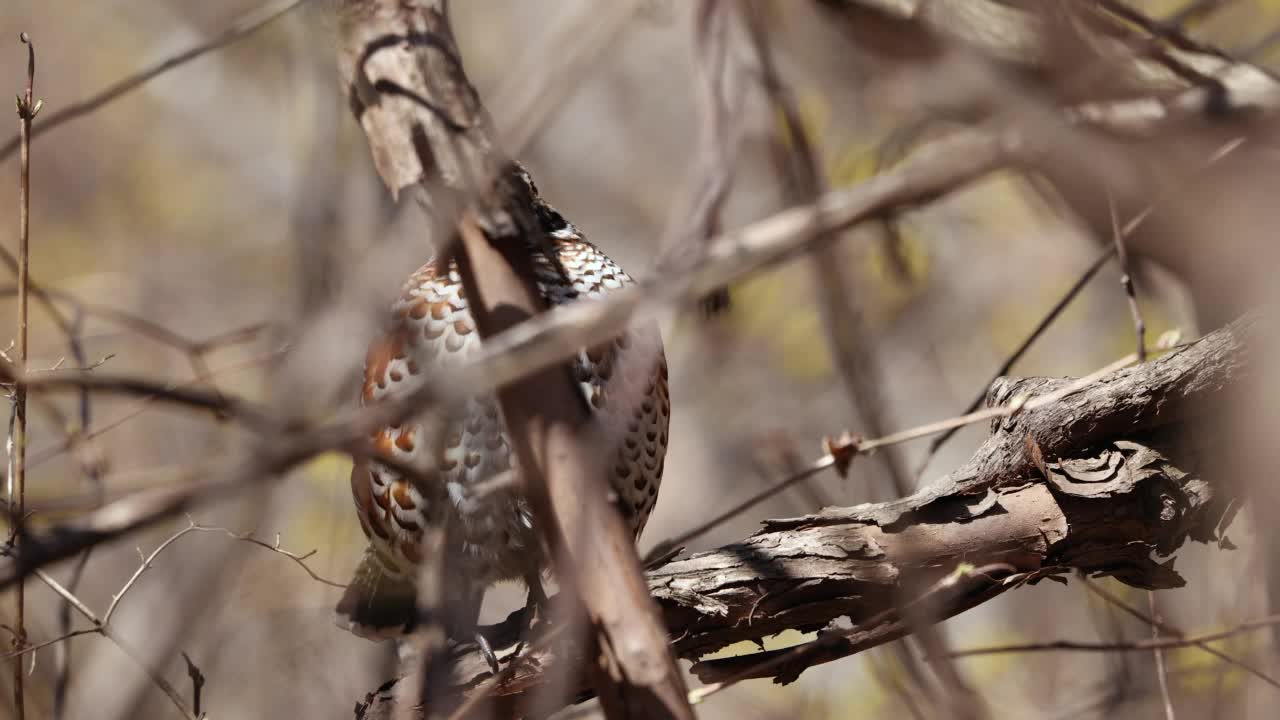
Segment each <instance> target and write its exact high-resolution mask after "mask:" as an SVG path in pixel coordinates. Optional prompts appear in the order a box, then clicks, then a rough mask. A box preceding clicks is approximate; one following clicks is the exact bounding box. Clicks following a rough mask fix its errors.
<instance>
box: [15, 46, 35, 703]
mask: <svg viewBox="0 0 1280 720" xmlns="http://www.w3.org/2000/svg"><path fill="white" fill-rule="evenodd" d="M19 38H20V39H21V40H22V44H23V45H26V46H27V84H26V90H25V91H24V92H23V94H22V96H21V97H19V98H18V128H19V141H20V144H21V148H22V156H21V168H20V170H19V181H18V359H17V363H18V368H19V370H20V371H21V372H23V373H25V372H26V370H27V357H28V346H27V284H28V283H27V277H28V267H29V265H30V262H31V260H30V250H29V249H30V242H31V121H32V120H34V119H35V117H36V113H38V112H40V104H39V103H37V102H36V99H35V79H36V47H35V44H34V43H32V42H31V38H30V37H29V36H28V35H27V34H26V33H25V32H24V33H22V34H21V35H20V36H19ZM10 428H11V433H12V435H11V440H10V444H9V452H10V463H11V464H10V467H11V468H12V469H13V474H12V475H11V476H10V478H9V509H10V510H11V511H12V512H13V513H14V516H15V517H18V518H22V517H25V516H26V512H27V389H26V388H24V387H20V386H15V387H14V389H13V422H12V424H11V425H10ZM13 545H14V551H15V552H16V551H18V550H19V549H20V548H21V546H22V525H21V524H19V525H17V526H16V527H15V531H14V535H13ZM14 603H15V616H14V639H13V642H14V647H16V648H21V647H22V646H23V645H25V644H26V642H27V628H26V584H25V583H18V586H17V588H15V592H14ZM24 677H25V673H24V672H23V669H22V662H21V661H20V660H15V661H14V663H13V705H14V717H16V718H17V720H23V718H25V717H26V703H25V700H24V697H23V679H24Z"/></svg>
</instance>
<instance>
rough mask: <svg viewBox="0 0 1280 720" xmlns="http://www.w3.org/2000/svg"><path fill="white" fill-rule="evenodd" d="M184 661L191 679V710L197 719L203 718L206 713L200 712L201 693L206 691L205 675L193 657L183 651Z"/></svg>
mask: <svg viewBox="0 0 1280 720" xmlns="http://www.w3.org/2000/svg"><path fill="white" fill-rule="evenodd" d="M182 659H183V660H184V661H186V663H187V677H189V678H191V708H192V712H194V713H195V714H196V716H197V717H203V715H204V713H202V712H200V693H201V691H203V690H204V673H202V672H200V668H198V667H196V664H195V663H194V662H192V660H191V656H190V655H188V654H187V653H186V651H183V653H182Z"/></svg>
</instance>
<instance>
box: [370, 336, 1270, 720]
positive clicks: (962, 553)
mask: <svg viewBox="0 0 1280 720" xmlns="http://www.w3.org/2000/svg"><path fill="white" fill-rule="evenodd" d="M1261 325H1262V321H1261V320H1260V319H1259V317H1258V316H1256V315H1250V316H1246V317H1245V318H1242V319H1241V320H1239V321H1237V322H1236V323H1234V324H1232V325H1231V326H1229V327H1226V328H1223V329H1222V330H1219V331H1217V332H1214V333H1212V334H1210V335H1208V336H1206V337H1205V338H1203V339H1201V340H1199V341H1197V342H1195V343H1193V344H1190V345H1188V346H1185V347H1183V348H1180V349H1178V350H1176V351H1174V352H1172V353H1170V354H1168V355H1166V356H1164V357H1162V358H1159V359H1157V360H1155V361H1152V362H1149V363H1146V364H1143V365H1139V366H1137V367H1132V368H1128V369H1124V370H1119V371H1117V372H1114V373H1111V374H1109V375H1106V376H1104V377H1102V378H1100V379H1099V380H1098V381H1097V382H1095V383H1093V384H1091V385H1089V386H1088V387H1086V388H1085V389H1082V390H1080V391H1079V392H1076V393H1073V394H1071V395H1068V396H1066V397H1064V398H1062V399H1061V400H1060V401H1058V402H1056V403H1053V404H1051V405H1048V406H1045V407H1040V408H1037V409H1034V410H1027V411H1026V412H1024V413H1022V414H1020V415H1015V416H1013V417H1011V418H1006V419H1003V420H997V421H995V423H994V424H995V427H993V431H992V434H991V436H990V438H988V440H987V441H986V442H985V443H984V444H983V445H982V447H981V448H979V449H978V451H977V452H976V453H975V454H974V455H973V457H972V458H971V459H970V460H969V461H968V462H967V463H965V464H964V465H963V466H962V467H960V468H958V469H957V470H955V471H954V472H952V473H951V474H949V475H948V476H946V477H944V478H942V479H941V480H939V481H937V482H935V483H934V484H932V485H931V486H929V487H928V488H926V489H924V490H922V491H920V492H918V493H916V494H915V495H912V496H910V497H907V498H904V499H901V500H897V501H893V502H887V503H876V504H865V505H859V506H856V507H851V508H829V509H827V510H824V511H822V512H820V513H816V514H813V515H808V516H805V517H800V518H790V519H780V520H768V521H765V523H764V529H763V530H761V531H760V532H758V533H756V534H755V535H752V536H751V537H748V538H746V539H745V540H743V541H741V542H738V543H734V544H731V545H727V546H725V547H722V548H719V549H716V550H712V551H709V552H703V553H698V554H695V555H692V556H689V557H685V558H679V559H675V560H672V561H670V562H668V563H666V564H665V565H663V566H660V567H658V568H656V569H653V570H651V571H650V572H649V587H650V590H651V591H652V593H653V595H654V597H656V598H657V599H658V601H659V602H660V603H661V605H662V608H663V611H664V613H665V616H666V621H667V626H668V629H669V631H670V634H671V637H672V638H673V643H674V646H675V648H676V650H677V652H678V653H679V655H680V656H681V657H685V658H690V659H696V658H698V657H700V656H702V655H705V654H706V653H709V652H713V651H715V650H718V649H720V648H723V647H726V646H728V645H731V644H733V643H737V642H742V641H744V640H758V639H761V638H764V637H768V636H770V635H774V634H776V633H779V632H781V631H783V630H788V629H795V630H800V631H804V632H812V631H815V630H818V631H821V632H820V635H819V638H818V639H817V640H815V641H813V642H811V643H808V644H806V645H801V646H799V648H794V649H789V650H781V651H772V652H766V653H758V654H754V655H748V656H743V657H734V658H727V659H720V660H709V661H704V662H700V663H697V664H695V666H694V671H695V672H696V673H697V674H698V675H699V676H700V677H701V678H702V679H703V680H704V681H707V682H722V681H726V680H731V679H733V680H736V679H741V678H744V677H774V678H776V679H777V680H779V681H781V682H786V681H789V680H792V679H794V678H795V677H797V676H798V675H799V674H800V673H801V672H802V671H803V670H804V669H805V668H808V667H810V666H812V665H814V664H818V663H822V662H828V661H831V660H835V659H838V658H842V657H846V656H848V655H851V654H853V653H856V652H860V651H862V650H865V649H867V648H870V647H874V646H876V645H880V644H883V643H885V642H888V641H890V640H893V639H895V638H898V637H901V636H903V635H904V634H906V633H907V627H908V626H909V623H908V622H907V619H906V618H904V617H903V615H904V614H905V615H911V614H914V613H915V612H917V611H919V612H921V614H920V615H919V616H918V617H925V618H946V617H950V616H953V615H955V614H958V613H960V612H963V611H964V610H966V609H969V608H971V607H973V606H975V605H978V604H980V603H982V602H985V601H986V600H988V599H990V598H992V597H994V596H996V595H998V594H1001V593H1003V592H1005V591H1007V590H1010V589H1013V588H1016V587H1019V586H1020V585H1022V584H1025V583H1029V582H1036V581H1038V580H1040V579H1043V578H1046V577H1049V578H1053V579H1055V580H1061V581H1064V582H1065V580H1064V574H1065V573H1067V572H1068V571H1072V570H1078V571H1081V572H1084V573H1087V574H1090V575H1094V576H1102V575H1106V576H1112V577H1115V578H1117V579H1119V580H1120V581H1122V582H1125V583H1128V584H1130V585H1133V586H1136V587H1142V588H1169V587H1177V586H1180V585H1182V583H1183V580H1182V578H1181V577H1180V576H1179V575H1178V573H1177V572H1176V571H1174V569H1173V567H1172V565H1173V563H1172V558H1171V556H1172V554H1173V553H1174V552H1175V551H1176V550H1177V549H1178V548H1179V547H1181V545H1182V544H1183V543H1184V542H1185V541H1186V540H1188V539H1191V540H1197V541H1200V542H1210V541H1220V540H1221V539H1222V537H1223V534H1222V533H1223V531H1224V530H1225V528H1226V526H1227V525H1228V524H1229V523H1230V521H1231V518H1232V516H1233V515H1234V511H1235V509H1236V508H1238V506H1239V504H1238V501H1237V499H1236V497H1235V494H1234V492H1235V489H1236V488H1235V485H1234V484H1233V483H1231V482H1229V481H1228V479H1225V478H1215V477H1207V476H1204V475H1202V474H1201V470H1202V468H1205V466H1206V460H1207V458H1206V457H1204V456H1202V453H1201V450H1200V449H1201V448H1204V447H1207V446H1209V445H1210V444H1211V443H1212V441H1213V439H1212V438H1211V437H1208V436H1207V435H1204V434H1203V428H1204V427H1209V426H1212V424H1213V423H1212V422H1203V423H1202V421H1208V420H1210V419H1211V418H1212V416H1213V413H1214V412H1215V411H1216V405H1217V403H1218V402H1219V401H1220V400H1221V399H1222V396H1223V395H1224V394H1225V393H1226V392H1227V391H1232V392H1234V391H1237V390H1240V389H1242V388H1244V387H1247V385H1246V383H1247V382H1248V377H1247V371H1248V370H1249V361H1250V346H1251V344H1253V343H1254V342H1256V340H1257V339H1258V336H1259V334H1260V332H1261V327H1260V326H1261ZM1072 383H1073V381H1072V380H1071V379H1051V378H1022V379H1014V378H1004V379H1001V380H1000V381H998V382H996V383H995V385H994V386H993V387H992V390H991V393H990V395H989V398H988V401H989V402H990V403H1003V402H1007V401H1009V400H1011V399H1012V398H1015V397H1017V396H1023V395H1029V396H1033V397H1034V396H1043V395H1046V394H1048V393H1053V392H1058V391H1060V390H1061V389H1062V388H1065V387H1070V386H1071V384H1072ZM1197 437H1198V438H1201V440H1200V441H1198V442H1197V441H1192V439H1193V438H1197ZM904 578H910V579H911V580H912V583H911V585H912V587H904V585H903V579H904ZM917 578H923V579H924V584H921V583H919V582H917V581H916V579H917ZM904 595H905V596H907V597H914V598H916V600H914V601H912V602H911V603H908V604H907V605H906V606H903V605H902V603H901V598H902V597H903V596H904ZM921 606H925V607H921ZM913 619H914V618H913ZM563 652H564V649H563V648H562V647H559V646H557V645H555V644H554V643H548V644H547V645H546V646H545V647H542V648H541V649H535V650H533V651H531V652H527V653H526V654H525V656H524V658H523V659H521V660H519V661H517V666H518V667H517V668H516V669H515V670H514V671H510V672H509V673H508V677H506V678H504V680H503V682H501V683H500V684H498V685H497V686H496V687H494V686H493V684H492V683H490V682H489V681H487V680H486V677H487V675H488V673H487V671H486V670H485V669H484V668H483V666H482V665H481V663H479V662H478V661H472V660H471V659H465V660H464V661H462V662H460V664H459V666H458V667H457V674H458V676H460V677H463V678H472V681H471V682H469V683H466V684H464V685H462V686H459V687H458V688H457V689H458V691H459V692H462V693H464V694H471V693H484V694H485V695H486V696H487V700H488V702H489V703H490V704H491V706H492V708H493V709H494V710H495V711H497V712H499V713H506V714H510V713H519V712H520V711H521V710H522V709H523V708H524V707H525V703H526V702H528V700H529V697H530V695H531V693H532V691H533V690H534V689H535V688H537V687H538V686H539V685H540V683H541V681H542V677H543V673H545V672H547V669H548V668H550V667H553V666H554V663H555V662H559V661H561V660H562V659H563V658H561V657H558V655H559V654H561V653H563ZM766 663H767V664H766ZM395 702H396V698H395V686H394V685H390V686H387V687H385V688H384V689H383V691H382V692H381V693H380V694H375V695H374V697H373V699H372V700H371V701H370V704H369V705H368V707H367V708H366V709H365V717H368V718H374V717H382V715H381V713H384V712H389V708H390V707H393V706H394V705H395Z"/></svg>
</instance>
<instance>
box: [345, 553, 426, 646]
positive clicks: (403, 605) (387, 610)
mask: <svg viewBox="0 0 1280 720" xmlns="http://www.w3.org/2000/svg"><path fill="white" fill-rule="evenodd" d="M417 597H418V593H417V591H416V590H415V589H414V586H413V582H412V581H411V579H410V578H408V577H405V576H404V575H400V574H398V573H394V572H392V571H391V570H390V569H388V567H387V565H386V563H385V561H384V560H382V559H381V558H379V557H378V554H377V551H376V550H374V549H373V548H372V547H371V548H369V549H368V550H365V553H364V559H362V560H361V561H360V565H358V566H357V567H356V573H355V576H354V577H353V578H351V583H350V584H349V585H347V591H346V592H345V593H343V594H342V599H341V600H339V601H338V606H337V607H336V608H335V612H336V614H337V617H336V618H335V620H336V622H337V624H338V626H339V627H342V628H346V629H347V630H349V631H351V632H352V633H354V634H356V635H359V636H360V637H363V638H368V639H370V640H387V639H390V638H395V637H400V636H401V635H404V634H406V633H409V632H412V631H413V628H414V626H415V625H416V624H417V620H418V608H417Z"/></svg>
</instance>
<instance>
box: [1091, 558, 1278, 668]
mask: <svg viewBox="0 0 1280 720" xmlns="http://www.w3.org/2000/svg"><path fill="white" fill-rule="evenodd" d="M1079 580H1080V581H1081V582H1082V583H1083V584H1084V587H1085V589H1086V590H1088V591H1089V592H1091V593H1093V594H1095V595H1097V596H1098V597H1100V598H1102V599H1103V600H1105V601H1106V602H1108V603H1110V604H1111V606H1112V607H1115V608H1118V609H1120V610H1122V611H1124V612H1125V613H1128V614H1129V615H1131V616H1133V617H1135V618H1137V619H1139V620H1141V621H1142V622H1144V623H1146V624H1148V625H1150V626H1152V627H1156V628H1159V629H1160V630H1161V631H1163V632H1165V633H1167V634H1169V635H1172V636H1173V637H1177V638H1185V637H1186V633H1184V632H1183V631H1182V630H1180V629H1178V628H1176V627H1174V626H1172V625H1170V624H1169V623H1167V622H1164V621H1162V620H1157V619H1156V618H1155V617H1153V616H1151V615H1148V614H1146V613H1144V612H1142V611H1141V610H1138V609H1137V608H1135V607H1133V606H1132V605H1130V604H1128V603H1126V602H1125V601H1124V600H1121V599H1120V598H1119V597H1117V596H1116V595H1115V594H1114V593H1112V592H1111V591H1109V590H1107V589H1106V588H1104V587H1102V586H1101V585H1098V584H1097V583H1095V582H1094V581H1092V580H1090V579H1089V578H1087V577H1083V576H1081V577H1080V578H1079ZM1196 647H1197V648H1199V649H1200V650H1202V651H1204V652H1206V653H1208V654H1210V655H1212V656H1214V657H1216V658H1218V659H1219V660H1221V661H1223V662H1224V663H1227V664H1228V665H1234V666H1236V667H1238V668H1240V669H1241V670H1244V671H1245V672H1247V673H1249V674H1250V675H1253V676H1254V677H1256V678H1258V679H1259V680H1261V681H1263V682H1265V683H1266V684H1268V685H1270V686H1272V687H1274V688H1276V689H1278V690H1280V680H1276V679H1275V678H1273V677H1271V676H1270V675H1267V674H1266V673H1264V672H1262V671H1261V670H1259V669H1257V668H1256V667H1253V666H1252V665H1250V664H1248V663H1246V662H1245V661H1243V660H1241V659H1240V658H1237V657H1235V656H1233V655H1228V654H1227V653H1225V652H1223V651H1221V650H1219V649H1217V648H1215V647H1213V646H1212V645H1210V644H1208V643H1198V644H1197V645H1196Z"/></svg>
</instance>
